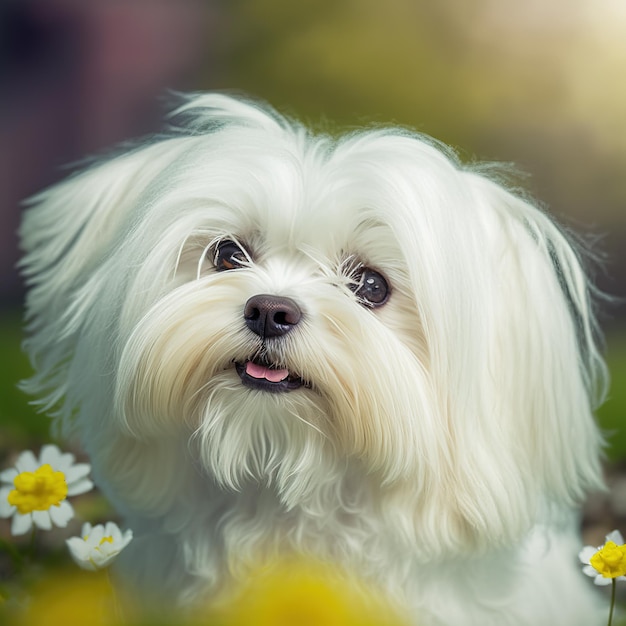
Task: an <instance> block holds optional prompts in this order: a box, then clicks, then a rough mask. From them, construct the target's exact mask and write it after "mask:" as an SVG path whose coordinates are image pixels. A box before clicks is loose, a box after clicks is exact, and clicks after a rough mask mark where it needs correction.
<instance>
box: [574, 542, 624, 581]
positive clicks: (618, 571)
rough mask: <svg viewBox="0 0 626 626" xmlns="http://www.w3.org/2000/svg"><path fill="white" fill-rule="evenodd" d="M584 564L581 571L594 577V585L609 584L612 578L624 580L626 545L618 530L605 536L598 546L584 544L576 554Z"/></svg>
mask: <svg viewBox="0 0 626 626" xmlns="http://www.w3.org/2000/svg"><path fill="white" fill-rule="evenodd" d="M578 558H579V559H580V561H581V563H583V564H584V567H583V572H584V573H585V574H587V576H591V577H592V578H593V579H594V581H593V582H594V583H595V584H596V585H600V586H604V585H610V584H611V581H612V580H626V545H624V538H623V537H622V534H621V533H620V532H619V530H614V531H613V532H611V533H609V534H608V535H607V536H606V543H605V544H604V545H603V546H600V547H599V548H594V547H593V546H585V547H584V548H583V549H582V550H581V551H580V554H579V555H578Z"/></svg>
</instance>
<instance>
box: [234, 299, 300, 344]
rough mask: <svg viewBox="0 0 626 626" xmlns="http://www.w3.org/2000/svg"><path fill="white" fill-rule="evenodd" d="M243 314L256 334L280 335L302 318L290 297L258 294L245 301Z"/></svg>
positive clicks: (264, 335)
mask: <svg viewBox="0 0 626 626" xmlns="http://www.w3.org/2000/svg"><path fill="white" fill-rule="evenodd" d="M243 316H244V318H245V320H246V324H247V325H248V328H249V329H250V330H251V331H252V332H254V333H256V334H257V335H259V336H261V337H263V338H265V337H280V336H281V335H285V334H286V333H288V332H289V331H290V330H291V329H292V328H293V327H294V326H295V325H296V324H297V323H298V322H299V321H300V320H301V319H302V311H300V308H299V307H298V305H297V304H296V303H295V302H294V301H293V300H291V299H290V298H279V297H278V296H268V295H267V294H259V295H258V296H252V298H250V300H248V302H246V307H245V309H244V312H243Z"/></svg>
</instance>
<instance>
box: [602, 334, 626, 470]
mask: <svg viewBox="0 0 626 626" xmlns="http://www.w3.org/2000/svg"><path fill="white" fill-rule="evenodd" d="M607 362H608V366H609V370H610V372H611V389H610V392H609V396H608V399H607V401H606V402H605V403H604V404H603V405H602V406H601V407H600V409H599V411H598V419H599V421H600V425H601V426H602V428H603V429H604V430H605V432H606V435H607V439H608V443H609V449H608V455H609V459H611V460H612V461H618V460H626V329H622V330H621V331H617V332H613V333H611V334H610V335H609V337H608V340H607Z"/></svg>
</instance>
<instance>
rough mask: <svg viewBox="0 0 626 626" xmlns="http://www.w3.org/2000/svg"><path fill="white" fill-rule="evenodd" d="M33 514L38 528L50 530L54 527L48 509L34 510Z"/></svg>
mask: <svg viewBox="0 0 626 626" xmlns="http://www.w3.org/2000/svg"><path fill="white" fill-rule="evenodd" d="M32 516H33V522H34V524H35V526H37V528H41V530H50V529H51V528H52V520H51V519H50V513H48V511H33V512H32Z"/></svg>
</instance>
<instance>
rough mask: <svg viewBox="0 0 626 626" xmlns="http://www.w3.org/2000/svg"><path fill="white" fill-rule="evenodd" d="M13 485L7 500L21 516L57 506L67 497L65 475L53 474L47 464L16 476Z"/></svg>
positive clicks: (61, 473) (60, 473)
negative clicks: (13, 487)
mask: <svg viewBox="0 0 626 626" xmlns="http://www.w3.org/2000/svg"><path fill="white" fill-rule="evenodd" d="M13 484H14V485H15V489H14V490H13V491H11V492H10V493H9V495H8V497H7V500H8V501H9V504H11V505H12V506H15V507H17V510H18V512H19V513H21V514H22V515H26V514H27V513H32V512H33V511H47V510H48V509H49V508H50V507H51V506H59V504H60V503H61V502H62V501H63V500H65V497H66V496H67V483H66V482H65V474H63V472H55V471H54V470H53V469H52V468H51V467H50V465H48V464H47V463H46V465H42V466H41V467H40V468H39V469H38V470H36V471H34V472H22V473H21V474H18V475H17V476H16V477H15V479H14V480H13Z"/></svg>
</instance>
